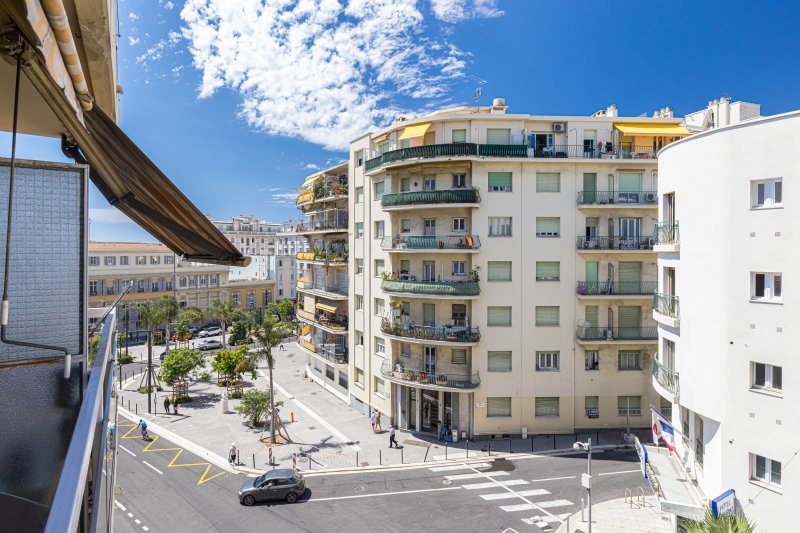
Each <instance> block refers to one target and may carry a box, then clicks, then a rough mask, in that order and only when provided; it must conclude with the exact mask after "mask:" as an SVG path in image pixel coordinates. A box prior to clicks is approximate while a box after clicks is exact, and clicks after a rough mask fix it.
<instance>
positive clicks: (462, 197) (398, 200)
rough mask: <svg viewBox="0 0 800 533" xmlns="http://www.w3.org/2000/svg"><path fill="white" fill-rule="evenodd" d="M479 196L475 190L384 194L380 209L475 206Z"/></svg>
mask: <svg viewBox="0 0 800 533" xmlns="http://www.w3.org/2000/svg"><path fill="white" fill-rule="evenodd" d="M478 202H480V196H479V195H478V191H477V190H475V189H449V190H446V191H409V192H400V193H395V194H384V195H383V197H382V198H381V206H382V207H399V206H405V205H427V204H477V203H478Z"/></svg>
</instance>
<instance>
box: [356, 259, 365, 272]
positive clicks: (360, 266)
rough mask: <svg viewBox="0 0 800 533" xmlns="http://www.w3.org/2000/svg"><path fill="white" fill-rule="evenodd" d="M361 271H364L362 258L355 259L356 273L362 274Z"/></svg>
mask: <svg viewBox="0 0 800 533" xmlns="http://www.w3.org/2000/svg"><path fill="white" fill-rule="evenodd" d="M363 273H364V260H363V259H356V274H363Z"/></svg>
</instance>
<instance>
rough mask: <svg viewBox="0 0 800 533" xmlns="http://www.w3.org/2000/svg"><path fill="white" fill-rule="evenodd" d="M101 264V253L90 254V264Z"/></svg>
mask: <svg viewBox="0 0 800 533" xmlns="http://www.w3.org/2000/svg"><path fill="white" fill-rule="evenodd" d="M99 265H100V256H99V255H90V256H89V266H99Z"/></svg>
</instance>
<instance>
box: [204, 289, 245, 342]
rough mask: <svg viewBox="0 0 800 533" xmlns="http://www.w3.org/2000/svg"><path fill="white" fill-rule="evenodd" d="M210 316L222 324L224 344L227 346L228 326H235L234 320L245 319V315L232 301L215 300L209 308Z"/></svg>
mask: <svg viewBox="0 0 800 533" xmlns="http://www.w3.org/2000/svg"><path fill="white" fill-rule="evenodd" d="M208 314H209V315H211V316H213V317H214V318H216V319H217V320H219V321H220V323H221V324H222V344H225V330H227V329H228V326H229V325H230V324H233V322H234V320H238V319H240V318H242V317H244V314H243V313H242V312H241V311H240V310H239V308H238V307H236V304H234V303H233V302H232V301H230V300H225V301H224V302H221V301H220V300H214V301H213V302H211V306H209V308H208Z"/></svg>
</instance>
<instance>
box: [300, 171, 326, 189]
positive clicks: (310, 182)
mask: <svg viewBox="0 0 800 533" xmlns="http://www.w3.org/2000/svg"><path fill="white" fill-rule="evenodd" d="M321 179H322V174H315V175H314V176H309V177H307V178H306V181H304V182H303V184H302V185H301V186H299V187H298V188H296V189H295V190H294V192H297V191H299V190H300V189H302V188H304V187H311V186H312V185H313V184H314V183H316V182H317V180H321Z"/></svg>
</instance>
